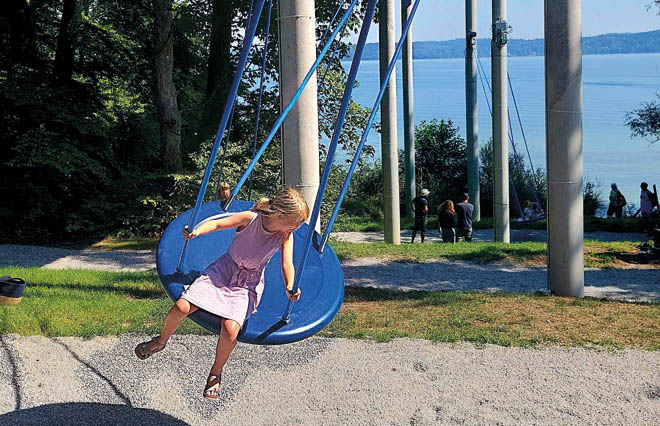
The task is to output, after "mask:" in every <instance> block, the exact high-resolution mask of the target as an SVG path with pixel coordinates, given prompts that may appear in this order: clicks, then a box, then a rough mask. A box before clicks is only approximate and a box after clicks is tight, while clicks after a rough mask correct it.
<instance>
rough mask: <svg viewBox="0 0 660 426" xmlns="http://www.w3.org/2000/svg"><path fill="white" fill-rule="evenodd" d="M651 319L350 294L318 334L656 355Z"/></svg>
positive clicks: (568, 307) (483, 300)
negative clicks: (634, 351) (627, 349)
mask: <svg viewBox="0 0 660 426" xmlns="http://www.w3.org/2000/svg"><path fill="white" fill-rule="evenodd" d="M659 318H660V304H659V303H651V304H649V303H624V302H612V301H601V300H594V299H571V298H559V297H550V296H543V295H532V294H509V293H471V292H456V291H450V292H445V291H433V292H423V291H414V292H396V291H388V290H379V289H356V288H351V289H347V295H346V299H345V302H344V305H343V306H342V308H341V311H340V312H339V314H338V316H337V318H336V319H335V320H334V321H333V322H332V323H331V324H330V326H329V327H327V328H326V330H324V331H323V334H324V335H326V336H336V337H349V338H364V339H373V340H376V341H386V340H391V339H393V338H396V337H411V338H422V339H429V340H433V341H438V342H458V341H469V342H475V343H492V344H498V345H504V346H522V347H536V346H548V345H565V346H583V347H592V346H594V347H608V348H615V349H618V348H624V347H638V348H644V349H651V350H658V349H660V321H658V319H659Z"/></svg>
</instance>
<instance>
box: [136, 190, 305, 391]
mask: <svg viewBox="0 0 660 426" xmlns="http://www.w3.org/2000/svg"><path fill="white" fill-rule="evenodd" d="M308 217H309V207H308V206H307V203H306V202H305V199H304V198H303V197H302V196H301V195H300V193H299V192H298V191H296V190H295V189H293V188H286V189H284V190H283V191H281V192H280V193H278V194H277V195H276V196H275V197H274V198H273V199H272V200H269V199H267V198H262V199H261V200H259V201H258V202H257V204H256V205H255V206H254V207H253V208H252V210H248V211H243V212H240V213H236V214H234V215H232V216H229V217H224V218H222V219H217V220H212V221H208V222H205V223H203V224H201V225H200V226H199V227H197V228H196V229H194V230H193V231H192V232H188V229H187V227H186V228H185V229H184V230H183V236H184V238H186V239H192V238H197V237H199V236H201V235H204V234H208V233H210V232H213V231H217V230H221V229H229V228H236V234H235V236H234V240H233V241H232V243H231V245H230V247H229V249H227V252H226V253H225V254H223V255H222V256H220V258H218V259H217V260H216V261H215V262H213V263H211V264H210V265H209V266H208V267H207V268H206V269H205V270H204V272H203V273H202V274H201V275H200V276H199V277H198V278H197V279H196V280H195V281H194V282H193V283H192V284H190V285H189V286H186V287H185V288H184V291H183V293H182V294H181V297H180V298H179V300H177V301H176V303H174V306H172V308H171V309H170V311H169V313H168V314H167V316H166V317H165V321H164V324H163V327H162V330H161V332H160V335H159V336H156V337H154V338H153V339H151V340H150V341H148V342H143V343H140V344H139V345H137V347H136V348H135V354H136V355H137V356H138V358H140V359H146V358H148V357H150V356H151V355H153V354H154V353H156V352H158V351H161V350H162V349H163V348H165V345H166V344H167V341H168V339H169V338H170V336H171V335H172V333H174V330H176V329H177V327H178V326H179V324H181V321H183V319H184V318H185V317H186V316H188V315H190V314H191V313H193V312H195V311H196V310H197V309H200V308H201V309H204V310H205V311H208V312H211V313H213V314H215V315H217V316H219V317H221V327H220V337H219V339H218V345H217V348H216V353H215V361H214V362H213V365H212V366H211V371H210V372H209V376H208V378H207V380H206V386H205V388H204V397H206V398H209V399H217V398H218V397H219V396H220V382H221V375H222V368H223V367H224V365H225V363H226V362H227V359H229V355H230V354H231V352H232V350H233V349H234V347H235V346H236V342H237V340H236V339H237V336H238V333H239V331H240V329H241V327H242V326H243V324H244V323H245V320H246V319H247V318H248V317H249V316H250V315H251V314H253V313H256V312H257V307H258V305H259V302H260V300H261V295H262V294H263V290H264V269H265V268H266V265H268V262H270V259H271V257H272V256H273V254H275V252H276V251H277V249H281V253H282V276H283V277H284V286H285V287H284V291H285V292H286V296H287V298H288V299H289V300H292V301H296V300H298V299H299V298H300V290H298V291H297V292H296V293H295V294H294V293H292V289H293V282H294V273H295V269H294V266H293V231H295V230H296V229H298V228H299V227H300V225H302V223H303V222H304V221H305V220H306V219H307V218H308Z"/></svg>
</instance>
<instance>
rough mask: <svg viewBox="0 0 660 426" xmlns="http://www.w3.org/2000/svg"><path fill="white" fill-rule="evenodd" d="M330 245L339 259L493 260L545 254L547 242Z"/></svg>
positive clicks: (345, 243) (349, 243)
mask: <svg viewBox="0 0 660 426" xmlns="http://www.w3.org/2000/svg"><path fill="white" fill-rule="evenodd" d="M331 245H332V248H333V249H334V251H335V253H336V254H337V257H339V259H341V260H345V259H354V258H360V257H381V258H390V259H393V260H411V261H422V260H434V259H438V260H440V259H443V260H473V261H477V260H478V261H484V262H494V261H501V260H507V259H514V260H515V259H525V258H530V257H534V256H539V255H544V254H545V253H546V251H547V244H546V243H540V242H525V243H515V244H504V243H481V242H479V243H477V242H475V243H461V244H401V245H398V246H395V245H391V244H386V243H380V242H378V243H351V242H342V241H332V242H331Z"/></svg>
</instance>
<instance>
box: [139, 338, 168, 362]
mask: <svg viewBox="0 0 660 426" xmlns="http://www.w3.org/2000/svg"><path fill="white" fill-rule="evenodd" d="M159 337H160V336H156V337H154V338H153V339H151V340H149V341H148V342H142V343H140V344H139V345H137V346H136V347H135V355H137V357H138V358H140V359H147V358H149V357H150V356H151V355H153V354H155V353H156V352H160V351H162V350H163V349H164V348H165V345H161V344H160V343H158V338H159Z"/></svg>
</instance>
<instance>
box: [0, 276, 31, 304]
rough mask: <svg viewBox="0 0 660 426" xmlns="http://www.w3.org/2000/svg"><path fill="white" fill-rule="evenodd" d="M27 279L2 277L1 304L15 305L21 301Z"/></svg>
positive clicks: (0, 285) (0, 287)
mask: <svg viewBox="0 0 660 426" xmlns="http://www.w3.org/2000/svg"><path fill="white" fill-rule="evenodd" d="M23 290H25V281H23V280H22V279H20V278H12V277H0V305H15V304H17V303H18V302H20V301H21V297H23Z"/></svg>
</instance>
